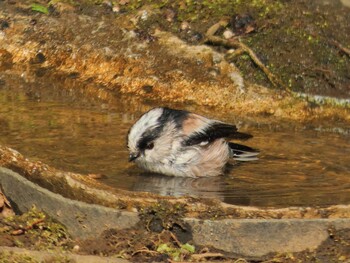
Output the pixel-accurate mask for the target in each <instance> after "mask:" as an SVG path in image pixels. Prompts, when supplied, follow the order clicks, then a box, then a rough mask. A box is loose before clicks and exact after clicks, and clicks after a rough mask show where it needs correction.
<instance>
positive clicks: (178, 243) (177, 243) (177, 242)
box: [169, 231, 181, 247]
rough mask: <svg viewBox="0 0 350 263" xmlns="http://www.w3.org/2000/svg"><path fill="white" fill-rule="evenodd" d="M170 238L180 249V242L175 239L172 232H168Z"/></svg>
mask: <svg viewBox="0 0 350 263" xmlns="http://www.w3.org/2000/svg"><path fill="white" fill-rule="evenodd" d="M169 233H170V236H171V237H172V239H174V241H175V243H176V245H178V247H181V242H180V241H179V240H178V239H177V237H176V236H175V235H174V233H173V232H171V231H169Z"/></svg>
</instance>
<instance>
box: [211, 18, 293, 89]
mask: <svg viewBox="0 0 350 263" xmlns="http://www.w3.org/2000/svg"><path fill="white" fill-rule="evenodd" d="M226 25H227V22H226V21H220V22H218V23H216V24H214V25H212V26H211V27H210V28H209V29H208V30H207V33H206V38H207V39H206V40H205V42H206V43H211V44H214V45H219V46H224V47H227V48H234V49H237V50H236V51H235V52H234V54H233V56H237V55H241V54H242V53H247V54H248V55H249V57H250V58H251V59H252V60H253V62H254V63H255V64H256V65H257V66H258V67H259V68H260V69H261V70H262V71H263V72H264V73H265V75H266V76H267V78H268V79H269V81H270V82H271V83H272V85H273V86H275V87H282V88H283V89H284V90H286V91H290V90H289V88H288V87H285V86H284V85H283V84H282V82H281V81H280V80H279V78H278V77H276V76H275V75H274V74H273V73H272V72H271V71H270V70H269V69H268V68H267V67H266V66H265V65H264V63H262V62H261V60H260V59H259V58H258V56H257V55H256V54H255V52H254V51H253V50H252V49H251V48H249V47H248V46H247V45H245V44H244V43H243V42H242V41H241V40H240V39H238V40H237V39H230V40H226V39H223V38H221V37H217V36H214V34H215V33H216V32H217V31H218V30H219V29H220V27H222V26H226Z"/></svg>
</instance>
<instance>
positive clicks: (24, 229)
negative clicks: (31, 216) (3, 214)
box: [11, 218, 45, 236]
mask: <svg viewBox="0 0 350 263" xmlns="http://www.w3.org/2000/svg"><path fill="white" fill-rule="evenodd" d="M44 220H45V218H40V219H38V220H36V221H34V222H33V223H31V224H30V225H29V226H26V227H18V228H19V229H16V230H13V231H12V232H11V234H12V235H14V236H18V235H22V234H24V233H25V232H26V231H28V230H30V229H32V228H33V227H34V226H36V225H37V224H40V223H42V222H44Z"/></svg>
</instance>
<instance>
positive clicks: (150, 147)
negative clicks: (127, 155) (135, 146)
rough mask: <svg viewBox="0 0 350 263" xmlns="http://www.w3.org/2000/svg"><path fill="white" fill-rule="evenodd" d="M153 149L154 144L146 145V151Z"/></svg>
mask: <svg viewBox="0 0 350 263" xmlns="http://www.w3.org/2000/svg"><path fill="white" fill-rule="evenodd" d="M153 147H154V143H153V142H150V143H148V144H147V145H146V149H147V150H152V149H153Z"/></svg>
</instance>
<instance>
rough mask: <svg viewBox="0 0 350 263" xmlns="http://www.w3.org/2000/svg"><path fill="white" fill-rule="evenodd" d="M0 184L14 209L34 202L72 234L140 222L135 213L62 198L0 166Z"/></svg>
mask: <svg viewBox="0 0 350 263" xmlns="http://www.w3.org/2000/svg"><path fill="white" fill-rule="evenodd" d="M0 185H1V186H2V190H3V192H4V194H5V195H6V196H7V197H8V199H9V200H10V201H11V203H12V205H13V206H14V208H15V209H18V210H19V211H21V212H24V211H27V210H28V209H30V208H31V207H32V206H33V205H35V206H37V207H39V208H40V209H41V210H43V211H44V212H45V213H47V214H48V215H49V216H50V217H52V218H54V219H56V220H57V221H59V222H60V223H62V224H63V225H65V226H66V227H67V229H68V231H69V233H70V234H71V235H72V236H73V237H78V238H88V237H94V236H96V235H99V234H101V233H102V232H103V231H104V230H106V229H109V228H116V229H125V228H130V227H133V226H135V225H136V224H137V223H138V222H139V217H138V214H137V213H134V212H127V211H120V210H118V209H113V208H107V207H103V206H100V205H95V204H87V203H84V202H81V201H75V200H71V199H68V198H64V197H62V196H61V195H59V194H55V193H52V192H50V191H48V190H46V189H44V188H42V187H40V186H38V185H36V184H34V183H32V182H30V181H29V180H27V179H26V178H24V177H22V176H20V175H19V174H17V173H14V172H12V171H11V170H8V169H6V168H1V167H0Z"/></svg>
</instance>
